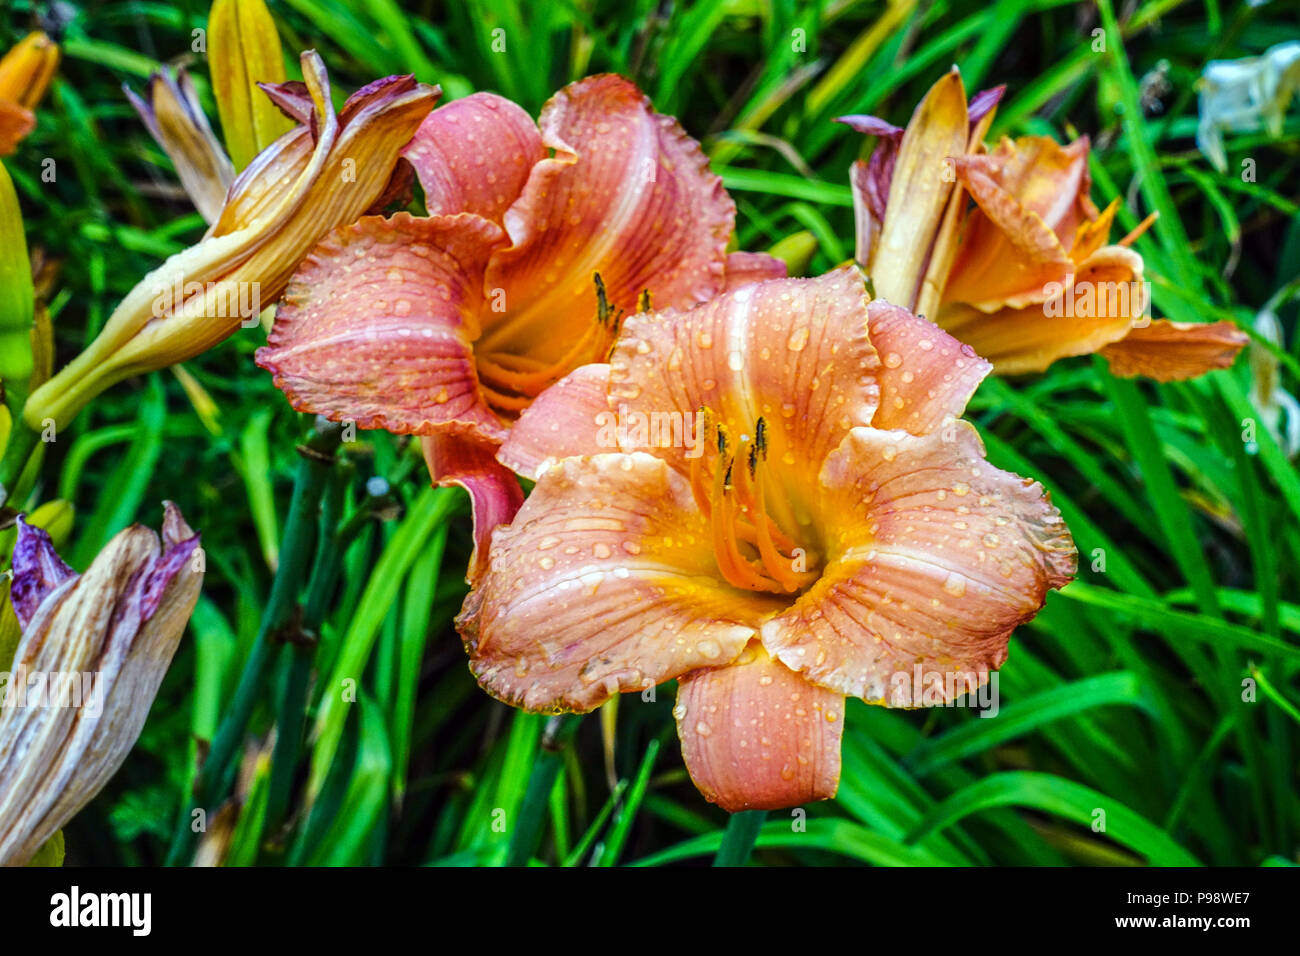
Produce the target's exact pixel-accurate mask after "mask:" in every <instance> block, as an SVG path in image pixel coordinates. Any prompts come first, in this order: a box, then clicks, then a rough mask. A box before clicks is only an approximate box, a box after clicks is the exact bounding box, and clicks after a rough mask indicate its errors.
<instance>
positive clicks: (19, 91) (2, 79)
mask: <svg viewBox="0 0 1300 956" xmlns="http://www.w3.org/2000/svg"><path fill="white" fill-rule="evenodd" d="M58 66H59V47H58V44H56V43H55V42H54V41H53V40H51V39H50V38H49V37H48V36H46V35H45V34H44V33H41V32H40V31H39V30H38V31H35V32H33V33H29V34H27V36H25V37H23V39H22V40H21V41H20V42H19V43H18V45H17V46H15V47H14V48H13V49H12V50H10V51H9V52H8V53H6V54H5V55H4V58H3V59H0V156H8V155H9V154H10V153H12V152H13V151H14V150H15V149H17V148H18V144H19V143H20V142H22V140H23V139H24V138H25V137H26V136H27V134H28V133H30V132H31V131H32V130H33V129H35V128H36V116H35V114H33V113H32V110H34V109H36V106H37V104H38V103H40V101H41V98H42V97H43V96H45V91H46V89H48V88H49V85H50V81H51V80H52V79H53V78H54V71H55V70H56V69H58Z"/></svg>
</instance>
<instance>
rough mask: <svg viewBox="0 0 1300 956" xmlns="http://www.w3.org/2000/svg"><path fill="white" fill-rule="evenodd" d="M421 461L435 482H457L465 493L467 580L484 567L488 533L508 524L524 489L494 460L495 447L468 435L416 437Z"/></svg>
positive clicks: (488, 540)
mask: <svg viewBox="0 0 1300 956" xmlns="http://www.w3.org/2000/svg"><path fill="white" fill-rule="evenodd" d="M420 445H421V448H422V449H423V450H424V461H425V464H426V465H428V466H429V475H430V477H432V478H433V482H434V484H436V485H441V486H446V485H460V486H461V487H462V488H464V489H465V490H466V491H467V492H469V498H470V505H471V507H472V508H473V511H474V553H473V555H471V556H470V561H469V571H468V574H467V577H466V580H468V581H469V582H470V583H473V582H474V581H476V580H477V579H478V576H479V575H480V574H481V573H482V572H483V571H484V570H485V569H486V567H487V558H488V546H489V544H490V543H491V540H492V532H493V531H495V530H496V529H497V528H498V527H500V526H501V525H505V524H509V523H510V522H511V521H512V520H513V519H514V516H515V513H516V512H517V511H518V510H519V507H520V505H522V504H523V503H524V491H523V489H522V488H520V487H519V481H518V480H517V479H516V478H515V476H514V475H513V474H511V473H510V471H509V470H508V469H506V468H504V467H502V466H501V464H500V463H498V462H497V460H496V446H495V445H492V444H489V443H486V442H483V441H480V440H478V439H475V438H472V437H466V436H464V435H458V434H454V433H452V432H450V431H446V430H443V431H438V432H435V433H434V434H432V435H426V436H424V437H422V438H421V439H420Z"/></svg>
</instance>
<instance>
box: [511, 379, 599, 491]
mask: <svg viewBox="0 0 1300 956" xmlns="http://www.w3.org/2000/svg"><path fill="white" fill-rule="evenodd" d="M608 395H609V366H608V365H581V366H579V367H578V368H575V369H574V370H573V371H572V372H570V373H569V374H568V375H566V376H565V377H564V378H562V379H560V380H559V381H558V382H556V383H555V384H554V385H552V386H551V387H550V388H548V389H547V390H546V391H544V392H542V394H540V395H538V396H537V398H536V399H535V400H534V401H533V403H532V404H531V405H529V406H528V407H527V408H526V409H524V412H523V414H522V415H520V416H519V420H518V421H517V422H515V423H514V425H513V426H512V427H511V429H510V434H509V435H507V436H506V440H505V442H504V444H502V446H501V450H500V451H499V452H498V453H497V460H498V461H500V462H501V463H502V464H504V465H505V466H506V467H508V468H510V469H511V470H512V471H514V472H515V473H516V474H520V475H523V476H524V477H526V478H532V479H536V478H537V476H538V475H539V474H540V473H541V471H542V469H543V468H544V467H545V465H546V464H547V463H548V462H550V461H553V460H558V459H560V458H571V457H577V456H581V455H599V454H601V453H603V452H611V451H617V450H618V442H617V440H614V441H609V440H608V437H607V436H609V435H614V436H615V437H616V436H617V432H616V431H615V430H614V428H613V427H611V426H616V425H617V421H616V412H614V411H611V410H610V407H609V397H608ZM602 438H605V439H606V440H605V441H602Z"/></svg>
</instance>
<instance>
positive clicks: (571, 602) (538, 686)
mask: <svg viewBox="0 0 1300 956" xmlns="http://www.w3.org/2000/svg"><path fill="white" fill-rule="evenodd" d="M708 537H709V527H708V523H707V521H706V520H705V519H704V518H703V516H702V515H700V513H699V512H698V511H697V510H696V507H695V502H694V499H693V498H692V495H691V490H690V487H689V485H688V483H687V482H686V480H685V479H683V478H681V477H680V476H679V475H677V474H676V473H675V472H673V471H672V470H671V469H670V468H668V466H667V465H665V464H664V463H663V462H662V461H660V460H659V459H657V458H652V457H650V456H649V455H641V454H634V455H619V454H613V455H596V456H594V457H590V458H566V459H563V460H562V461H560V462H558V463H556V464H555V465H554V466H553V467H551V468H548V469H547V470H546V471H544V472H543V473H542V474H541V476H540V477H539V478H538V480H537V486H536V487H535V488H534V489H533V492H532V494H531V495H529V496H528V500H527V501H526V502H525V503H524V506H523V508H521V509H520V511H519V514H518V515H517V516H516V517H515V520H514V522H513V523H512V524H511V525H510V526H509V527H506V528H501V529H499V530H498V531H497V533H496V535H495V536H494V537H493V539H492V555H491V564H490V567H489V570H488V571H487V572H486V573H484V575H483V576H482V577H481V578H480V579H479V582H478V585H477V587H476V588H475V589H474V591H473V592H472V593H471V594H470V596H469V598H468V599H466V602H465V609H464V611H463V612H462V614H461V616H460V618H459V619H458V622H457V623H458V625H459V627H460V630H461V634H462V636H463V637H464V639H465V645H466V648H467V650H468V651H469V653H470V669H471V670H472V671H473V672H474V675H475V676H476V677H477V678H478V681H479V683H480V684H481V685H482V686H483V687H484V689H486V690H487V691H488V692H489V693H491V694H492V695H493V696H495V697H498V698H500V699H501V700H504V701H506V702H507V703H510V704H513V705H515V706H520V707H524V708H526V709H528V710H539V711H555V710H575V711H587V710H591V709H592V708H594V707H597V706H599V705H600V704H601V703H602V702H603V701H605V700H606V699H608V698H609V697H610V696H612V695H613V694H616V693H619V692H620V691H630V690H644V689H646V688H649V687H652V686H653V685H655V684H657V683H660V682H661V681H665V680H669V679H671V678H674V677H677V676H679V675H681V674H684V673H686V672H687V671H691V670H694V669H696V668H698V667H708V666H713V665H721V664H726V663H728V662H730V661H733V660H735V659H736V657H737V656H738V655H739V654H740V652H741V651H742V650H743V649H744V647H745V644H746V643H747V642H748V641H749V639H750V638H751V637H753V636H754V635H755V629H756V626H757V623H758V621H759V620H760V619H761V618H762V617H763V616H764V615H767V614H771V613H772V612H774V611H775V610H776V609H777V608H779V607H780V604H779V603H777V602H775V601H773V600H772V599H771V598H770V596H765V595H753V594H749V593H745V592H741V591H737V590H735V589H733V588H731V587H729V586H728V585H726V584H725V583H723V582H722V581H720V580H719V579H718V577H717V567H716V564H715V562H714V558H713V552H712V551H711V549H710V548H709V547H708V545H707V544H706V543H705V542H707V541H708Z"/></svg>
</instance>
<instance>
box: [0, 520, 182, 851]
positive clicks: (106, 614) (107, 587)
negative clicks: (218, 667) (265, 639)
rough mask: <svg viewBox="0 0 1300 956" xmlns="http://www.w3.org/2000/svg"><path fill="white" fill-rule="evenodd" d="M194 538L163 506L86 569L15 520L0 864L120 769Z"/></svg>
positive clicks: (57, 824)
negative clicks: (12, 650) (153, 523)
mask: <svg viewBox="0 0 1300 956" xmlns="http://www.w3.org/2000/svg"><path fill="white" fill-rule="evenodd" d="M198 547H199V537H198V535H197V534H195V533H194V531H193V530H192V529H191V528H190V527H189V526H188V525H187V524H186V523H185V519H184V517H182V515H181V513H180V511H179V510H178V509H177V508H176V506H175V505H173V504H171V503H170V502H168V503H167V504H166V516H165V518H164V520H163V527H162V540H161V541H159V538H158V536H157V535H156V534H154V533H153V532H152V531H150V530H149V529H147V528H145V527H142V526H140V525H132V526H131V527H129V528H127V529H126V530H125V531H122V532H121V533H119V534H118V535H117V536H116V537H114V538H113V539H112V540H111V541H110V542H109V543H108V544H107V545H106V546H105V547H104V549H103V550H102V551H101V552H100V553H99V554H98V555H97V556H96V558H95V560H94V561H93V562H92V563H91V565H90V567H89V568H87V569H86V572H85V573H84V574H80V575H79V574H76V573H75V572H73V571H72V570H71V569H70V568H69V567H68V566H67V565H65V564H64V563H63V561H62V560H61V559H60V558H59V556H58V554H57V553H56V552H55V550H54V547H53V545H52V544H51V543H50V539H49V536H48V535H46V533H45V532H44V531H41V530H40V529H39V528H36V527H33V526H31V525H28V524H27V523H26V522H24V521H23V520H22V519H21V518H19V524H18V541H17V544H16V546H15V548H14V557H13V583H12V586H11V589H10V597H11V600H12V602H13V610H14V612H15V613H16V615H17V618H18V623H19V625H20V626H21V629H22V638H21V640H20V642H19V644H18V649H17V652H16V654H15V656H14V660H13V663H12V664H9V663H8V662H7V661H6V662H0V664H3V666H6V667H7V670H8V673H7V674H6V675H5V676H7V677H8V681H7V683H6V686H5V687H4V693H3V703H0V865H5V866H20V865H22V864H24V863H26V862H27V861H28V860H30V859H31V858H32V856H33V855H34V854H35V853H36V851H37V850H38V849H40V847H41V846H42V845H43V844H44V843H45V841H46V840H48V839H49V838H50V837H51V836H52V835H53V834H54V833H55V832H56V831H57V830H59V829H60V828H61V827H62V826H63V825H64V824H65V823H67V821H68V820H70V819H71V818H72V817H73V816H74V815H76V813H77V812H78V811H80V810H81V808H82V807H84V806H85V805H86V804H87V803H89V802H90V800H91V798H93V797H94V796H95V794H96V793H98V792H99V790H100V789H101V788H102V787H103V786H104V784H105V783H107V782H108V780H109V778H110V777H112V776H113V774H114V773H116V772H117V769H118V767H120V766H121V765H122V761H123V760H125V759H126V755H127V753H128V752H129V751H130V749H131V747H132V745H133V744H134V743H135V740H136V738H137V737H138V736H139V734H140V729H141V727H143V726H144V722H145V718H146V717H147V716H148V714H149V708H150V707H151V706H152V704H153V699H154V695H155V694H156V693H157V692H158V686H159V684H160V683H161V682H162V679H163V675H164V674H166V672H167V667H168V665H169V664H170V663H171V659H172V655H173V654H174V653H175V651H176V647H177V645H178V644H179V642H180V638H181V635H182V633H183V632H184V630H185V625H186V623H187V622H188V621H189V617H190V613H191V611H192V610H193V609H194V603H195V601H197V600H198V595H199V588H200V586H201V584H202V581H203V573H202V571H201V570H199V569H198V568H197V564H198V562H196V560H195V558H196V557H197V551H198Z"/></svg>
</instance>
